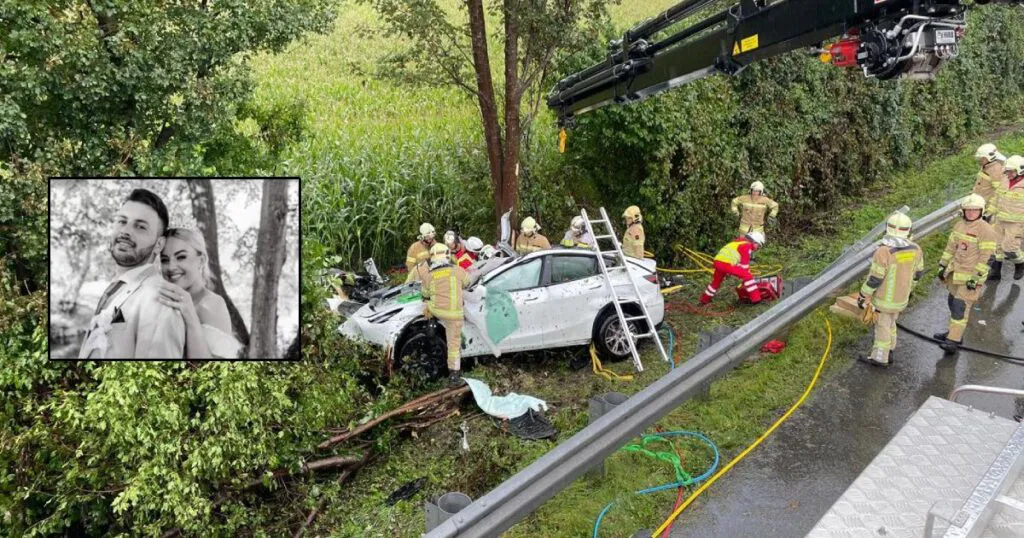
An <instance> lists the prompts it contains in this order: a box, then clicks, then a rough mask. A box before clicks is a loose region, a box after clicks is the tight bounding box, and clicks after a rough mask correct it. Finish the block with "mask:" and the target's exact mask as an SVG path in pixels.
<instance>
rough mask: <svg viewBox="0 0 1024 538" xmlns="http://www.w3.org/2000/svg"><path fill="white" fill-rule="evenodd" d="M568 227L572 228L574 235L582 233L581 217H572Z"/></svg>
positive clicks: (583, 229)
mask: <svg viewBox="0 0 1024 538" xmlns="http://www.w3.org/2000/svg"><path fill="white" fill-rule="evenodd" d="M569 227H570V228H572V231H573V233H575V234H576V235H579V234H582V233H583V232H584V231H586V230H585V228H584V227H583V217H581V216H579V215H576V216H575V217H573V218H572V222H571V223H569Z"/></svg>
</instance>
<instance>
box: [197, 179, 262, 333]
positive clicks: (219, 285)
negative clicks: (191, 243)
mask: <svg viewBox="0 0 1024 538" xmlns="http://www.w3.org/2000/svg"><path fill="white" fill-rule="evenodd" d="M186 182H187V183H188V192H189V195H190V198H191V199H192V217H193V218H195V219H196V225H198V226H199V233H201V234H203V239H204V240H205V241H206V256H207V257H208V258H209V261H210V271H211V272H213V276H214V279H213V292H214V293H216V294H217V295H220V296H221V297H223V298H224V302H225V303H227V305H228V315H230V316H231V328H232V331H233V332H234V333H235V338H237V339H238V341H239V342H241V343H242V344H243V345H246V346H247V345H249V331H248V329H246V328H245V321H243V320H242V315H241V314H239V313H238V308H237V307H235V303H234V302H233V301H232V300H231V297H228V293H227V291H225V290H224V280H223V279H222V278H221V270H220V254H219V252H220V251H219V250H218V248H217V210H216V208H215V207H214V204H213V184H212V183H210V180H209V179H188V180H186Z"/></svg>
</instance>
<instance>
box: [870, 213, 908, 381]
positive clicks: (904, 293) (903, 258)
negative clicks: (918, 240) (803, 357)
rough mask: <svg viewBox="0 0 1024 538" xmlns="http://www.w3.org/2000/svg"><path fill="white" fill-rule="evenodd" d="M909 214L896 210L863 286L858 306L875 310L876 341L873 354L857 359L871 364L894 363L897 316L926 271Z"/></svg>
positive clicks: (887, 364)
mask: <svg viewBox="0 0 1024 538" xmlns="http://www.w3.org/2000/svg"><path fill="white" fill-rule="evenodd" d="M910 226H911V221H910V217H908V216H906V215H904V214H903V213H899V212H896V213H893V214H892V215H891V216H890V217H889V219H888V220H887V221H886V223H885V237H883V238H882V242H881V244H880V245H879V246H878V249H876V250H875V255H874V256H873V257H872V258H871V272H870V273H869V274H868V278H867V280H866V281H865V282H864V285H863V286H861V288H860V295H859V296H858V298H857V306H859V307H860V308H861V309H862V310H863V309H864V308H873V309H874V312H875V343H874V346H872V348H871V354H870V355H867V356H865V355H859V356H858V357H857V360H859V361H861V362H866V363H868V364H870V365H872V366H886V367H888V366H892V363H893V349H895V348H896V318H898V317H899V315H900V312H903V310H904V309H905V308H907V301H908V300H909V298H910V292H911V290H913V289H914V286H916V285H917V281H918V280H920V278H921V274H922V273H923V272H924V255H923V253H922V252H921V247H919V246H917V245H916V244H915V243H913V242H912V241H910Z"/></svg>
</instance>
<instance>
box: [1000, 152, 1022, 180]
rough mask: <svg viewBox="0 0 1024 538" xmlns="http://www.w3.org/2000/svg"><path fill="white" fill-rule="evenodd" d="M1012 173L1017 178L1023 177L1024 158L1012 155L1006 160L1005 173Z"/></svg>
mask: <svg viewBox="0 0 1024 538" xmlns="http://www.w3.org/2000/svg"><path fill="white" fill-rule="evenodd" d="M1011 170H1012V171H1013V173H1014V174H1017V175H1018V176H1024V157H1021V156H1020V155H1012V156H1010V158H1009V159H1006V165H1005V171H1006V172H1009V171H1011Z"/></svg>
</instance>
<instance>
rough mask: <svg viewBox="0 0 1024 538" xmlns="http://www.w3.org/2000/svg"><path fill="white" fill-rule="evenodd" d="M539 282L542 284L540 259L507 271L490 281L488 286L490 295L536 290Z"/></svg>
mask: <svg viewBox="0 0 1024 538" xmlns="http://www.w3.org/2000/svg"><path fill="white" fill-rule="evenodd" d="M538 282H540V258H537V259H534V260H530V261H529V262H526V263H524V264H523V265H520V266H518V267H511V268H509V269H507V270H506V271H505V272H504V273H502V274H500V275H498V276H496V277H494V278H492V279H491V280H489V281H488V282H487V284H486V286H487V291H488V293H491V292H498V291H505V292H509V291H516V290H523V289H526V288H534V287H536V286H537V283H538Z"/></svg>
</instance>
